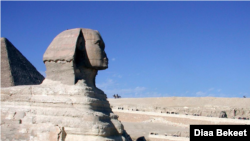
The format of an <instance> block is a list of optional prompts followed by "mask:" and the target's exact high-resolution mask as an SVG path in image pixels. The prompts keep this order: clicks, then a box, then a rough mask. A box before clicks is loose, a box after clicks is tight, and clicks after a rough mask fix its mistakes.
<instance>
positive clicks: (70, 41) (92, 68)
mask: <svg viewBox="0 0 250 141" xmlns="http://www.w3.org/2000/svg"><path fill="white" fill-rule="evenodd" d="M104 49H105V44H104V41H103V39H102V37H101V35H100V33H99V32H98V31H96V30H92V29H85V28H75V29H69V30H65V31H63V32H61V33H60V34H58V35H57V36H56V37H55V38H54V39H53V41H52V42H51V44H50V45H49V47H48V48H47V50H46V52H45V53H44V56H43V61H44V63H45V65H46V78H45V80H44V81H43V83H42V84H41V85H26V86H15V87H8V88H2V89H1V116H2V133H1V134H2V136H1V139H2V140H30V141H33V140H34V141H45V140H46V141H102V140H103V141H130V140H131V138H130V136H129V135H128V134H127V133H126V131H125V130H124V127H123V125H122V123H121V122H120V121H119V120H118V116H117V115H115V114H114V113H113V112H112V109H111V108H110V104H109V102H108V101H107V96H106V94H105V93H104V92H103V91H102V90H100V89H98V88H97V87H96V85H95V77H96V75H97V72H98V70H104V69H107V68H108V58H107V55H106V53H105V51H104Z"/></svg>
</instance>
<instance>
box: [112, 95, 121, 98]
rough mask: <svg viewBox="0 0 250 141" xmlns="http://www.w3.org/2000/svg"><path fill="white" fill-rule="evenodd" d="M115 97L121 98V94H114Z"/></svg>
mask: <svg viewBox="0 0 250 141" xmlns="http://www.w3.org/2000/svg"><path fill="white" fill-rule="evenodd" d="M113 97H114V98H115V99H116V98H121V96H119V95H118V94H114V95H113Z"/></svg>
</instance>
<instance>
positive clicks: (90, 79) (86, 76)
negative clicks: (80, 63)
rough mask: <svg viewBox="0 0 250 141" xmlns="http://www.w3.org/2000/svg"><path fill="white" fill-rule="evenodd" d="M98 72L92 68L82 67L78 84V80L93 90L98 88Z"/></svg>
mask: <svg viewBox="0 0 250 141" xmlns="http://www.w3.org/2000/svg"><path fill="white" fill-rule="evenodd" d="M97 72H98V70H96V69H92V68H86V67H81V68H80V76H78V77H77V78H76V82H77V81H78V80H84V83H85V84H86V85H87V86H89V87H92V88H96V85H95V78H96V75H97Z"/></svg>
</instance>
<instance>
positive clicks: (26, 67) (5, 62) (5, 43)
mask: <svg viewBox="0 0 250 141" xmlns="http://www.w3.org/2000/svg"><path fill="white" fill-rule="evenodd" d="M43 80H44V77H43V76H42V75H41V74H40V73H39V72H38V71H37V70H36V68H35V67H34V66H33V65H32V64H31V63H30V62H29V61H28V60H27V59H26V58H25V57H24V56H23V55H22V53H20V52H19V51H18V50H17V49H16V48H15V47H14V45H13V44H12V43H11V42H10V41H9V40H8V39H6V38H1V87H10V86H16V85H34V84H41V83H42V81H43Z"/></svg>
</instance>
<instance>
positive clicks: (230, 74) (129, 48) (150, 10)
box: [1, 1, 250, 97]
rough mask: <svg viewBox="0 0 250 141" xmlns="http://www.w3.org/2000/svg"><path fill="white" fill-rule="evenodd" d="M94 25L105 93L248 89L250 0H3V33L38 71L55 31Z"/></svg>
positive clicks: (220, 93) (236, 93)
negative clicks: (102, 50)
mask: <svg viewBox="0 0 250 141" xmlns="http://www.w3.org/2000/svg"><path fill="white" fill-rule="evenodd" d="M77 27H83V28H91V29H95V30H98V31H99V32H100V33H101V35H102V37H103V39H104V42H105V44H106V52H107V55H108V57H109V60H110V61H109V68H108V69H107V70H104V71H99V72H98V76H97V80H96V83H97V86H98V87H99V88H101V89H102V90H104V92H105V93H106V94H107V96H108V97H112V95H113V94H119V95H121V96H122V97H167V96H182V97H196V96H197V97H203V96H215V97H243V95H245V96H247V97H250V2H168V1H165V2H84V1H82V2H1V37H6V38H8V39H9V40H10V41H11V42H12V43H13V44H14V45H15V46H16V48H17V49H18V50H19V51H21V52H22V54H23V55H24V56H25V57H26V58H27V59H28V60H30V62H31V63H32V64H33V65H34V66H35V67H36V68H37V70H38V71H40V72H42V73H43V74H45V73H44V72H45V70H46V68H45V65H44V64H43V61H42V58H43V53H44V52H45V50H46V48H47V47H48V45H49V44H50V43H51V41H52V40H53V38H54V37H55V36H56V35H57V34H59V33H60V32H62V31H64V30H66V29H71V28H77Z"/></svg>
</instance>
